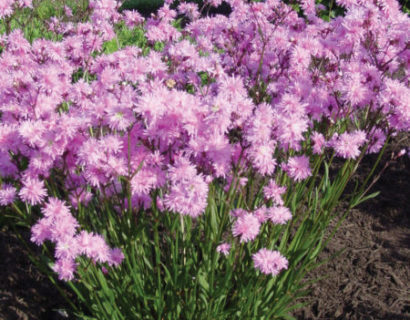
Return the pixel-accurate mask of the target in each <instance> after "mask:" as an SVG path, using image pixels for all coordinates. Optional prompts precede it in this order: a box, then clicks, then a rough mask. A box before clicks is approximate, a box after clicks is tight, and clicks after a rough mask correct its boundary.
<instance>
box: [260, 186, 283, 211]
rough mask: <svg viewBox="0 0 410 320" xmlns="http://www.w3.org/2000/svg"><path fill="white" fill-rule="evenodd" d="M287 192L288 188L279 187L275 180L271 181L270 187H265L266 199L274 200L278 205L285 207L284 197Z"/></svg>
mask: <svg viewBox="0 0 410 320" xmlns="http://www.w3.org/2000/svg"><path fill="white" fill-rule="evenodd" d="M285 192H286V187H281V186H279V185H278V184H277V183H276V182H275V180H270V181H269V183H268V185H266V186H265V187H263V194H264V195H265V198H267V199H272V200H273V201H274V202H275V203H276V204H277V205H280V206H281V205H283V199H282V195H283V194H284V193H285Z"/></svg>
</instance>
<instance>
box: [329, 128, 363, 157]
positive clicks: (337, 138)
mask: <svg viewBox="0 0 410 320" xmlns="http://www.w3.org/2000/svg"><path fill="white" fill-rule="evenodd" d="M366 141H367V138H366V133H365V132H364V131H361V130H356V131H354V132H351V133H349V132H344V133H342V134H341V135H337V134H336V135H334V136H333V137H332V139H331V142H330V144H331V146H333V148H334V149H335V151H336V154H337V155H338V156H339V157H343V158H345V159H356V158H357V157H358V156H359V155H360V147H361V146H362V145H363V144H364V143H365V142H366Z"/></svg>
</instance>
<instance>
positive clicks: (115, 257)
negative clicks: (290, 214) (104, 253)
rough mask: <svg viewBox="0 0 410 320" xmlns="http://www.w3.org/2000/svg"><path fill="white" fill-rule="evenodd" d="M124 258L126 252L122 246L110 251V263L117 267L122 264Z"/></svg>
mask: <svg viewBox="0 0 410 320" xmlns="http://www.w3.org/2000/svg"><path fill="white" fill-rule="evenodd" d="M122 260H124V254H123V253H122V251H121V249H120V248H114V249H112V250H111V251H110V259H109V261H108V264H109V265H111V266H115V267H117V266H119V265H120V264H121V262H122Z"/></svg>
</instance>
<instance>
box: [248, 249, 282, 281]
mask: <svg viewBox="0 0 410 320" xmlns="http://www.w3.org/2000/svg"><path fill="white" fill-rule="evenodd" d="M252 259H253V263H254V265H255V268H256V269H259V270H260V271H261V272H262V273H264V274H271V275H272V276H276V275H277V274H279V272H280V271H281V270H283V269H285V270H286V269H287V268H288V260H287V259H286V258H285V257H283V256H282V255H281V254H280V252H278V251H272V250H268V249H266V248H263V249H260V250H259V251H258V252H257V253H255V254H253V255H252Z"/></svg>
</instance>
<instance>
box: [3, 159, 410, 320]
mask: <svg viewBox="0 0 410 320" xmlns="http://www.w3.org/2000/svg"><path fill="white" fill-rule="evenodd" d="M372 159H373V158H369V159H368V160H367V161H368V164H371V162H372V161H373V160H374V159H373V160H372ZM376 190H380V191H381V194H380V195H379V196H378V197H377V198H376V199H372V200H369V201H368V202H366V203H365V204H363V205H361V206H360V207H358V208H356V209H354V210H353V211H352V212H351V213H350V215H349V216H348V217H347V219H346V220H345V221H344V222H343V224H342V226H341V228H340V229H339V230H338V232H337V233H336V235H335V238H334V239H333V240H332V241H331V242H330V243H329V246H328V248H327V249H326V250H325V251H324V252H323V253H322V254H321V258H323V259H326V258H329V257H331V256H332V255H334V254H335V253H336V252H339V251H340V250H342V249H344V251H343V252H342V253H341V254H340V255H339V256H337V257H336V258H334V259H331V261H330V262H329V263H327V264H326V265H324V266H322V267H320V268H319V269H317V270H315V271H314V272H313V273H312V274H311V275H310V278H311V279H315V278H319V277H325V278H324V279H323V280H321V281H319V282H318V283H316V284H314V285H313V287H312V294H311V295H310V297H309V298H308V299H307V300H306V302H308V303H309V305H308V306H306V307H305V308H303V309H301V310H299V311H298V312H297V313H296V314H295V316H297V318H298V319H312V320H313V319H315V320H318V319H352V320H355V319H363V320H364V319H366V320H368V319H371V320H382V319H383V320H385V319H387V320H395V319H397V320H399V319H400V320H406V319H408V320H410V288H409V280H410V268H409V266H410V233H409V227H410V224H409V218H410V216H409V214H410V159H409V158H408V157H407V156H404V157H402V158H400V159H399V160H398V161H395V162H393V163H392V164H391V166H390V167H389V168H388V169H387V170H386V172H385V174H384V176H383V177H382V178H381V179H380V180H379V181H378V182H377V183H376V185H375V186H374V188H373V191H376ZM26 236H27V237H28V234H26ZM34 247H35V246H33V248H34ZM64 308H66V303H65V302H64V300H63V299H62V298H61V297H60V296H59V293H58V291H57V290H56V289H55V288H54V287H53V286H52V284H51V283H50V282H49V280H48V279H46V278H45V277H44V276H43V275H41V273H40V272H39V271H38V270H37V269H36V268H35V267H34V266H33V265H32V263H31V262H30V261H29V259H28V258H27V251H26V249H25V248H24V246H23V245H22V244H21V243H20V241H19V240H18V239H17V237H16V236H15V235H13V232H11V231H10V230H6V229H3V230H0V319H1V320H14V319H24V320H60V319H67V317H64V316H63V315H62V314H61V312H60V311H58V310H59V309H64Z"/></svg>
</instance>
